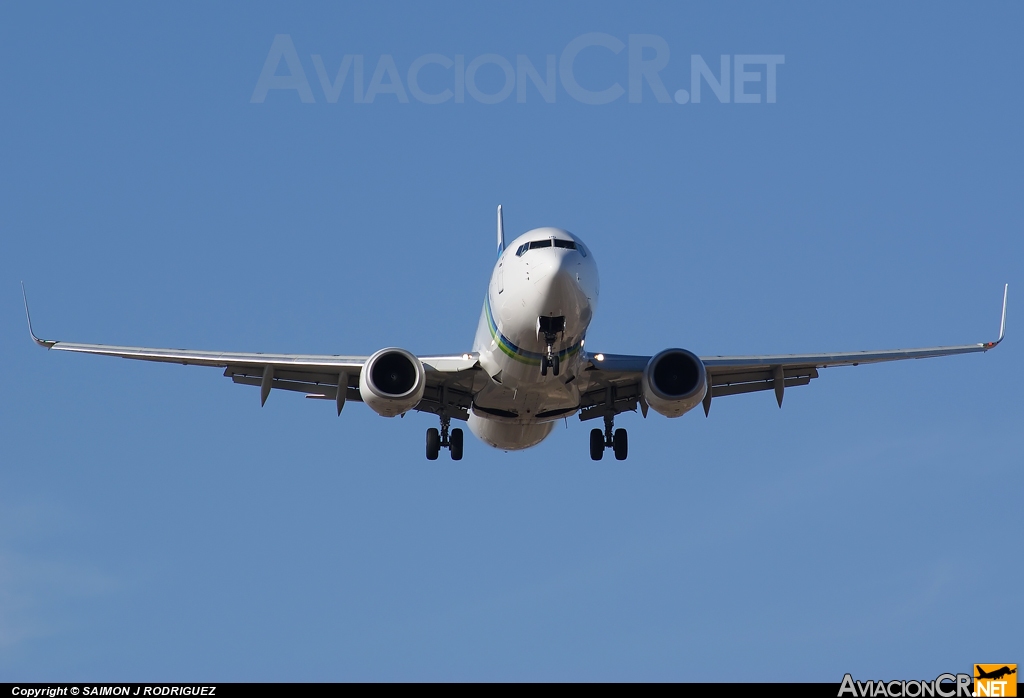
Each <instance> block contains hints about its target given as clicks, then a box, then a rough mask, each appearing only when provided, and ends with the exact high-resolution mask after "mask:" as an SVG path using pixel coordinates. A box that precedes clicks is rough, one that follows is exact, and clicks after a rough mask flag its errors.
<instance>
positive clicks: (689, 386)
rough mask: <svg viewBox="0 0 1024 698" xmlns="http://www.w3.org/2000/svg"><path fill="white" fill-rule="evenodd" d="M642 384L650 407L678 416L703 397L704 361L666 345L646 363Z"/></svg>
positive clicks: (705, 376)
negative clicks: (668, 347)
mask: <svg viewBox="0 0 1024 698" xmlns="http://www.w3.org/2000/svg"><path fill="white" fill-rule="evenodd" d="M641 385H642V388H643V391H644V399H645V400H647V404H648V405H650V406H651V409H652V410H654V411H655V412H657V413H658V414H663V415H665V416H666V417H681V416H682V415H684V414H686V413H687V412H689V411H690V410H692V409H693V408H694V407H696V406H697V405H699V404H700V403H701V400H703V399H704V393H705V392H706V391H707V387H708V376H707V371H705V370H704V363H703V362H702V361H701V360H700V359H699V358H698V357H697V356H696V355H695V354H693V353H692V352H689V351H686V350H685V349H666V350H665V351H663V352H661V353H660V354H658V355H656V356H654V357H652V358H651V360H650V361H649V362H648V363H647V367H646V368H644V375H643V379H642V381H641Z"/></svg>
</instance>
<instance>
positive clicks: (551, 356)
mask: <svg viewBox="0 0 1024 698" xmlns="http://www.w3.org/2000/svg"><path fill="white" fill-rule="evenodd" d="M549 366H550V367H551V374H552V375H555V376H557V375H558V354H556V353H555V351H554V348H553V347H552V346H551V344H550V343H548V355H547V356H545V357H544V358H543V359H541V360H540V375H542V376H546V375H548V367H549Z"/></svg>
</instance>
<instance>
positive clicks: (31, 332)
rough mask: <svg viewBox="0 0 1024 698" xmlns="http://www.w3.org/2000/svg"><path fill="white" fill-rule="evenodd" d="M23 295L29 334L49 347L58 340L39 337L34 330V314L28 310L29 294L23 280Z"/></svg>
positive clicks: (38, 342)
mask: <svg viewBox="0 0 1024 698" xmlns="http://www.w3.org/2000/svg"><path fill="white" fill-rule="evenodd" d="M21 297H22V299H23V300H24V301H25V319H26V320H28V336H29V337H31V338H32V341H33V342H35V343H36V344H38V345H39V346H41V347H46V348H47V349H49V348H50V347H52V346H53V345H54V344H56V343H57V342H53V341H50V340H48V339H39V337H36V333H35V332H33V331H32V316H31V315H30V314H29V312H28V294H26V293H25V282H24V281H22V282H21Z"/></svg>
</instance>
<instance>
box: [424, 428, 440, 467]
mask: <svg viewBox="0 0 1024 698" xmlns="http://www.w3.org/2000/svg"><path fill="white" fill-rule="evenodd" d="M440 452H441V434H440V432H438V430H437V429H434V428H430V429H427V460H437V454H438V453H440Z"/></svg>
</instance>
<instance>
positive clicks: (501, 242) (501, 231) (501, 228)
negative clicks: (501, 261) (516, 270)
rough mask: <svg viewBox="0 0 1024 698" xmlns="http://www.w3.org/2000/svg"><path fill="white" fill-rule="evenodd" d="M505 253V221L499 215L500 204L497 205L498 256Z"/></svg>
mask: <svg viewBox="0 0 1024 698" xmlns="http://www.w3.org/2000/svg"><path fill="white" fill-rule="evenodd" d="M504 251H505V221H504V219H503V218H502V215H501V204H498V256H499V257H500V256H501V253H502V252H504Z"/></svg>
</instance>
